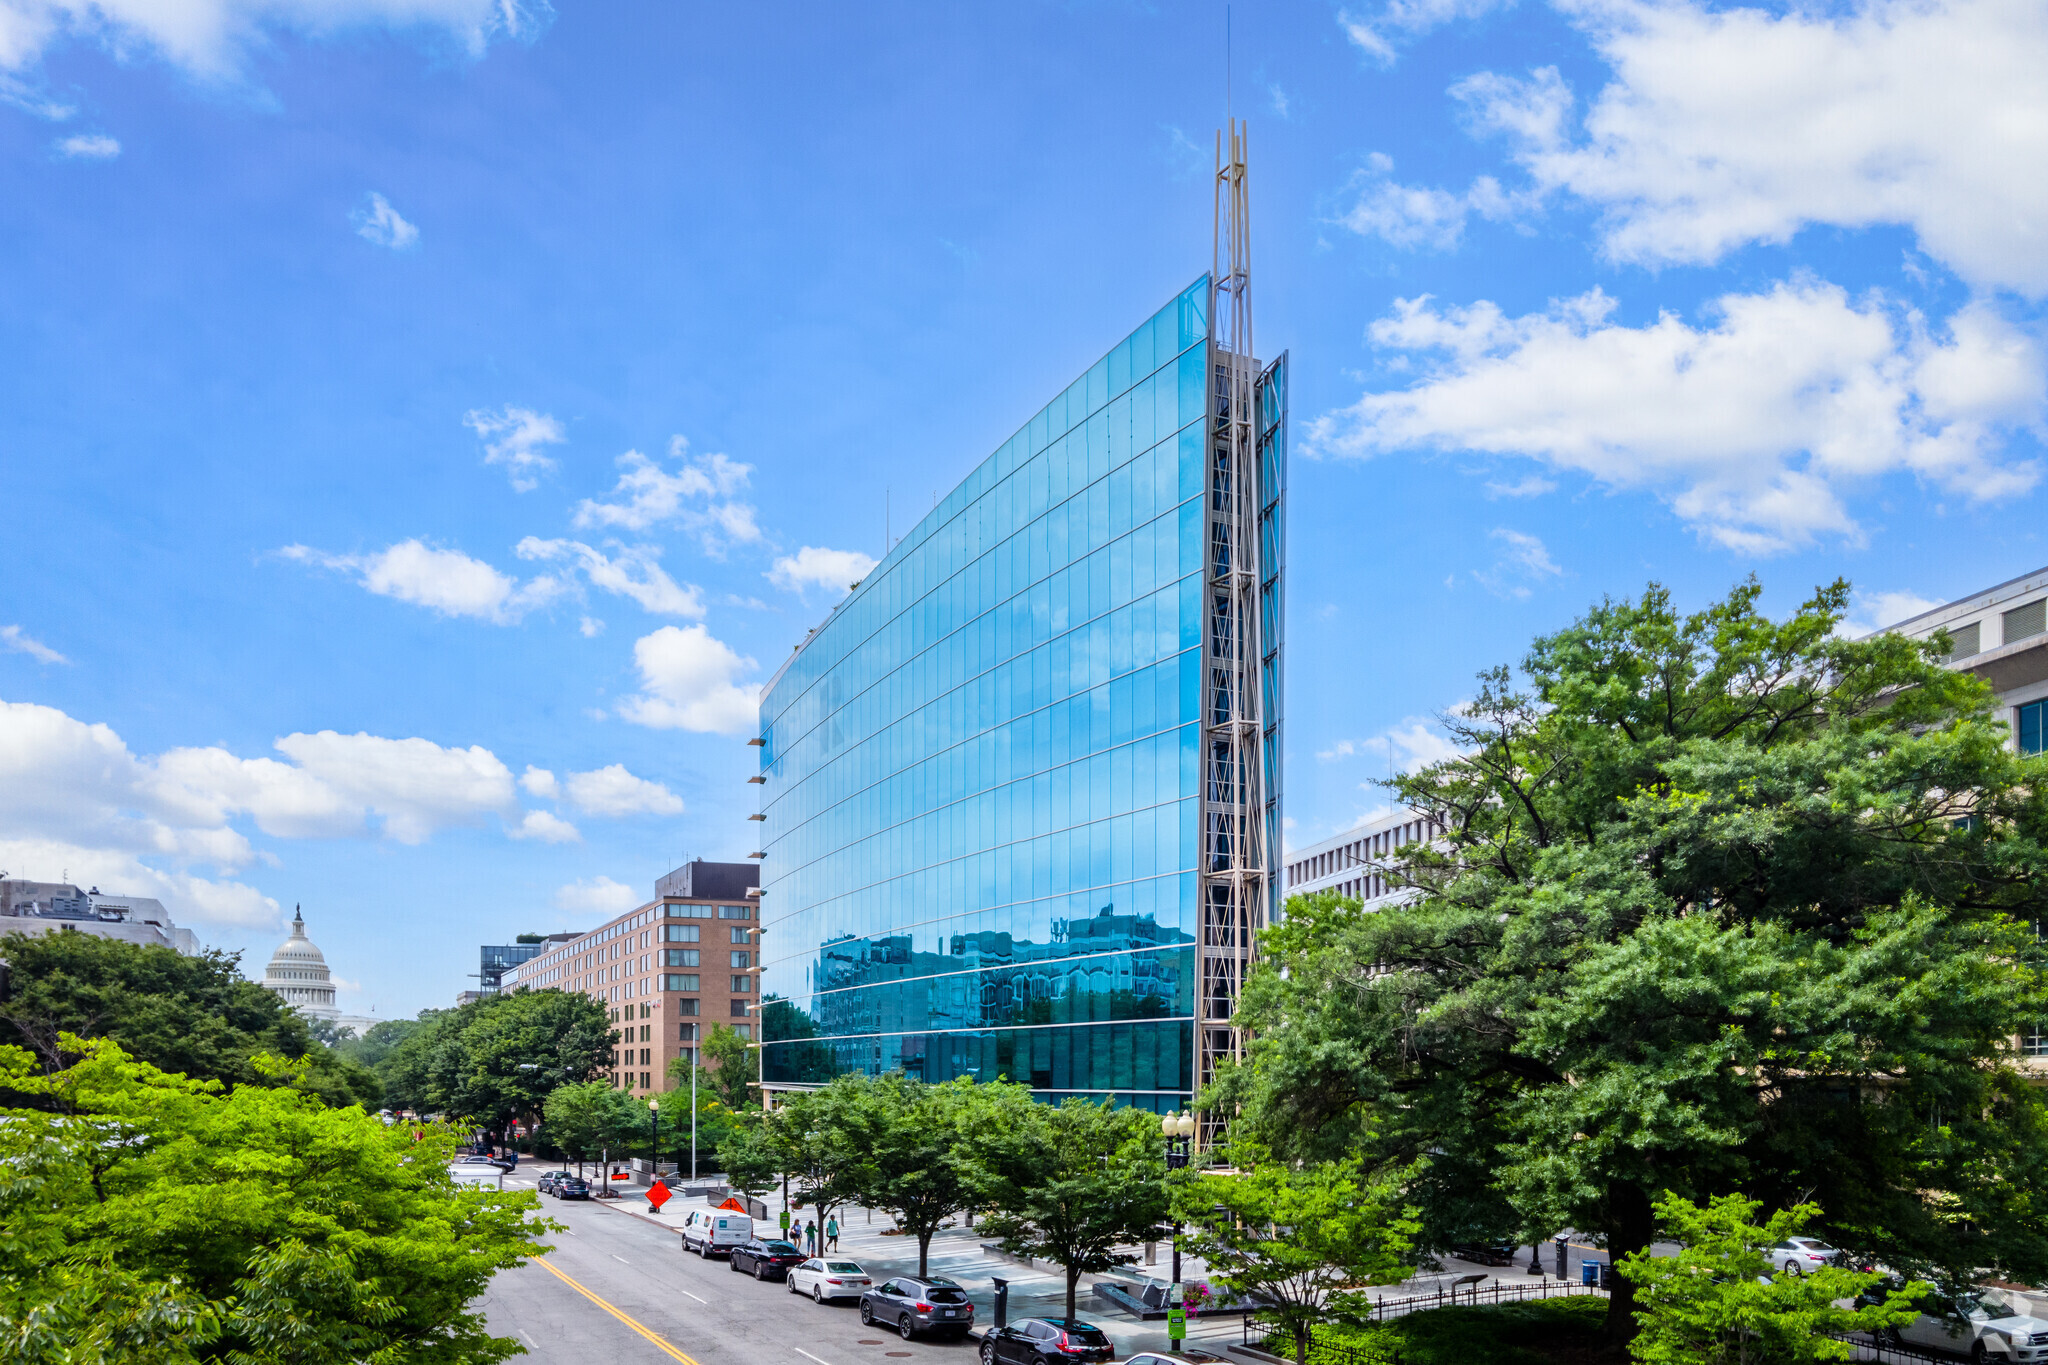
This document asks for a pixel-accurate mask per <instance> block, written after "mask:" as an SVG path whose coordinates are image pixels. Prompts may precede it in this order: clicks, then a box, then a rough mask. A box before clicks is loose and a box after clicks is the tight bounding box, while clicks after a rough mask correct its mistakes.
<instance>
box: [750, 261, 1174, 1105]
mask: <svg viewBox="0 0 2048 1365" xmlns="http://www.w3.org/2000/svg"><path fill="white" fill-rule="evenodd" d="M1206 298H1207V280H1206V279H1202V280H1198V281H1196V282H1195V284H1194V285H1192V286H1191V287H1190V288H1189V289H1188V290H1186V291H1184V292H1183V293H1182V294H1181V295H1180V296H1179V297H1177V298H1176V299H1175V300H1174V301H1173V302H1171V303H1169V304H1168V305H1167V306H1166V307H1165V308H1163V309H1161V310H1160V311H1159V312H1158V313H1157V314H1156V315H1154V317H1153V318H1152V319H1151V320H1149V321H1148V322H1147V323H1146V324H1145V325H1144V326H1142V327H1140V328H1138V329H1137V330H1136V331H1135V332H1133V333H1132V334H1131V336H1129V337H1127V338H1126V339H1125V340H1124V341H1123V342H1121V343H1119V344H1118V345H1117V347H1115V348H1114V349H1113V350H1112V351H1111V352H1110V353H1109V354H1108V355H1107V356H1105V357H1103V359H1102V360H1100V361H1098V362H1097V363H1096V364H1095V365H1094V366H1091V367H1090V369H1089V370H1088V372H1087V373H1086V374H1084V375H1083V376H1082V377H1081V378H1079V379H1077V380H1076V381H1074V383H1073V384H1071V385H1069V386H1068V388H1067V389H1065V390H1064V391H1063V392H1062V393H1061V394H1059V395H1058V396H1057V397H1055V398H1054V399H1053V401H1052V402H1050V403H1048V404H1047V405H1046V406H1045V408H1043V409H1042V410H1041V411H1040V412H1039V413H1037V414H1036V415H1034V416H1033V417H1032V419H1031V420H1030V422H1028V423H1026V425H1025V426H1024V428H1023V429H1022V430H1020V431H1019V432H1018V433H1017V434H1016V435H1015V436H1013V437H1012V438H1011V439H1010V440H1009V441H1006V442H1005V443H1004V444H1003V445H1002V447H1001V448H999V449H998V450H997V451H996V452H995V453H994V454H993V455H991V456H990V457H989V458H988V459H987V460H984V461H983V462H982V463H981V465H980V466H979V467H977V468H976V470H975V471H974V472H973V473H972V474H970V475H969V476H968V478H967V479H965V480H964V481H963V482H962V483H961V484H960V486H959V487H957V488H955V489H954V490H953V491H952V492H951V493H949V494H948V495H947V496H946V497H945V498H944V499H943V500H941V502H940V504H939V506H937V507H936V508H935V509H934V510H933V512H932V513H931V515H929V516H927V517H926V518H925V519H924V520H923V521H922V522H920V523H919V525H918V526H917V527H916V528H915V529H914V530H913V531H912V532H911V533H910V534H909V535H908V536H906V537H905V538H904V539H903V541H901V542H899V543H898V544H897V545H896V546H894V547H893V548H892V549H891V551H890V553H889V555H888V557H887V558H886V559H885V560H884V561H883V563H882V564H881V565H880V566H878V567H877V568H876V569H875V570H874V571H873V572H872V573H871V574H870V575H869V577H868V578H867V580H866V581H865V582H864V583H863V584H862V585H861V587H860V588H859V589H858V590H857V591H856V592H854V593H853V594H852V595H850V596H849V597H848V598H847V600H846V601H845V602H843V603H842V604H841V605H840V606H839V607H838V608H837V609H835V611H834V612H833V613H832V615H831V616H830V617H829V618H828V619H827V621H826V622H825V623H824V624H823V625H822V626H820V627H819V628H818V630H817V631H815V632H813V634H812V635H811V637H810V638H809V639H808V640H807V641H806V643H805V645H804V647H803V648H802V649H801V650H800V651H799V652H798V653H797V654H796V655H794V656H793V657H792V658H791V660H790V661H789V662H788V663H787V664H786V665H785V666H784V668H783V670H782V672H781V673H780V674H778V675H777V677H776V678H775V679H774V680H773V681H772V682H771V683H770V685H769V687H768V688H767V689H766V691H765V692H764V694H763V698H762V705H761V713H762V736H763V739H764V742H765V748H764V753H763V771H764V773H765V775H766V776H767V778H768V788H767V797H768V803H767V805H766V808H765V813H766V814H767V817H768V819H767V826H766V830H765V832H764V833H765V837H766V839H767V843H766V844H765V845H764V847H765V848H766V849H767V850H768V855H769V856H768V861H767V865H766V867H765V868H764V878H765V885H764V908H763V922H764V927H765V930H766V933H765V936H764V941H763V944H762V948H763V953H764V961H765V963H766V964H767V966H766V970H765V977H764V987H763V988H764V992H765V993H766V994H765V996H764V999H766V1000H767V1001H769V1003H768V1005H767V1006H766V1008H765V1009H764V1019H763V1023H764V1029H763V1037H764V1039H766V1040H769V1043H770V1045H769V1046H768V1048H767V1050H766V1053H765V1055H764V1068H765V1073H764V1074H765V1075H766V1078H767V1079H769V1080H770V1081H771V1082H772V1081H775V1080H777V1079H781V1080H789V1081H796V1080H816V1079H824V1078H826V1077H827V1076H829V1075H830V1074H834V1073H836V1072H837V1071H840V1070H847V1069H857V1070H867V1071H875V1070H887V1069H890V1068H891V1067H897V1066H900V1067H903V1068H904V1069H905V1070H908V1071H910V1072H912V1073H913V1074H919V1075H927V1076H930V1077H931V1078H933V1079H940V1078H943V1077H944V1076H947V1075H955V1074H969V1075H985V1076H993V1075H997V1074H1003V1075H1010V1076H1012V1077H1014V1078H1016V1079H1019V1080H1027V1081H1028V1082H1029V1083H1030V1084H1031V1085H1033V1086H1034V1087H1036V1088H1039V1089H1041V1090H1047V1091H1049V1092H1068V1091H1072V1092H1076V1093H1104V1092H1115V1093H1119V1094H1120V1095H1123V1096H1124V1097H1125V1098H1127V1099H1131V1100H1132V1101H1133V1102H1141V1103H1147V1104H1151V1103H1152V1102H1153V1101H1152V1100H1151V1099H1147V1098H1145V1097H1146V1096H1148V1095H1152V1094H1153V1093H1154V1092H1157V1095H1158V1096H1159V1097H1163V1098H1161V1100H1160V1105H1161V1106H1163V1107H1171V1104H1168V1103H1166V1101H1168V1100H1173V1099H1176V1098H1178V1097H1180V1096H1182V1095H1183V1094H1184V1092H1185V1091H1186V1090H1187V1088H1188V1085H1189V1081H1188V1075H1187V1072H1188V1069H1189V1062H1188V1055H1189V1052H1190V1050H1191V1046H1192V1038H1191V1035H1190V1033H1189V1032H1188V1025H1187V1023H1186V1020H1187V1018H1188V1017H1189V1015H1190V1014H1191V1012H1192V1004H1193V1002H1192V991H1193V983H1192V970H1193V967H1192V964H1193V950H1192V946H1191V945H1192V933H1191V931H1192V927H1193V924H1194V917H1193V916H1194V876H1193V873H1192V870H1191V869H1192V868H1193V867H1194V864H1195V856H1196V833H1197V825H1196V819H1195V797H1196V762H1195V760H1196V749H1195V745H1196V739H1195V727H1194V724H1193V722H1194V721H1195V720H1196V718H1197V715H1196V707H1197V704H1198V693H1197V683H1198V681H1199V680H1198V677H1197V661H1198V659H1199V644H1200V639H1199V634H1198V632H1199V629H1200V621H1201V611H1202V603H1201V600H1200V592H1199V579H1198V577H1197V575H1198V574H1199V571H1200V568H1201V554H1202V548H1203V547H1202V543H1201V531H1202V504H1201V497H1200V495H1201V493H1202V489H1203V437H1202V419H1203V417H1204V415H1205V413H1206V392H1205V386H1204V378H1205V376H1204V366H1205V358H1206V355H1207V350H1206V346H1207V340H1208V338H1207V318H1206V315H1205V309H1206Z"/></svg>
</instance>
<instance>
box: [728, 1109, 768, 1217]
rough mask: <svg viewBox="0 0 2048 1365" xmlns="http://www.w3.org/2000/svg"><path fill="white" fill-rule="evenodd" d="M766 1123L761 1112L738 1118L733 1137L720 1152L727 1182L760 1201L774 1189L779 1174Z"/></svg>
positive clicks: (750, 1197) (729, 1138)
mask: <svg viewBox="0 0 2048 1365" xmlns="http://www.w3.org/2000/svg"><path fill="white" fill-rule="evenodd" d="M765 1120H766V1116H765V1115H763V1114H761V1113H760V1112H758V1111H756V1112H753V1113H748V1114H742V1115H739V1122H738V1123H737V1124H736V1125H735V1127H734V1129H733V1131H732V1134H731V1136H730V1137H728V1139H727V1140H726V1143H725V1145H723V1146H721V1147H720V1148H719V1149H718V1157H719V1164H720V1165H722V1166H724V1167H725V1170H724V1172H723V1174H724V1176H725V1183H726V1184H728V1185H730V1186H732V1187H733V1188H734V1189H736V1190H738V1191H739V1192H740V1193H741V1194H744V1195H746V1196H747V1197H748V1198H749V1199H759V1198H760V1197H761V1196H762V1195H764V1194H766V1193H768V1191H770V1190H772V1189H774V1188H775V1181H776V1179H777V1177H778V1175H779V1174H780V1168H779V1167H778V1165H777V1164H776V1163H777V1157H776V1154H775V1151H774V1149H773V1139H772V1138H771V1137H770V1136H769V1135H768V1133H767V1132H766V1131H765V1130H766V1128H767V1124H766V1121H765Z"/></svg>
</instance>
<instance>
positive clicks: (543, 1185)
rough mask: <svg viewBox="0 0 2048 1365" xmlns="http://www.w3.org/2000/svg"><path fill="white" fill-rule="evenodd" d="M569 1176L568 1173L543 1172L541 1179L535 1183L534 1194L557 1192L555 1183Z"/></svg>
mask: <svg viewBox="0 0 2048 1365" xmlns="http://www.w3.org/2000/svg"><path fill="white" fill-rule="evenodd" d="M567 1174H569V1173H568V1172H567V1171H542V1172H541V1173H540V1179H538V1180H536V1181H534V1182H533V1189H534V1193H536V1194H553V1193H554V1192H555V1182H556V1181H557V1180H560V1179H561V1178H562V1177H563V1176H565V1175H567Z"/></svg>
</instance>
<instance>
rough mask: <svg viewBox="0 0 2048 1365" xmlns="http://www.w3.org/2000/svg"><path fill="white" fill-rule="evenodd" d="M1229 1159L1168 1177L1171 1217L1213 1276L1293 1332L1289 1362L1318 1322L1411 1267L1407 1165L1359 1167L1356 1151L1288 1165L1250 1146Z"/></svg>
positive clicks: (1302, 1363)
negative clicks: (1220, 1168)
mask: <svg viewBox="0 0 2048 1365" xmlns="http://www.w3.org/2000/svg"><path fill="white" fill-rule="evenodd" d="M1228 1162H1229V1165H1230V1167H1232V1168H1233V1169H1231V1170H1229V1171H1228V1172H1222V1173H1219V1172H1209V1171H1189V1172H1187V1173H1186V1174H1184V1175H1182V1176H1180V1177H1177V1178H1176V1179H1175V1180H1174V1182H1173V1212H1174V1216H1175V1217H1176V1218H1178V1219H1180V1220H1182V1221H1183V1222H1185V1223H1187V1224H1188V1225H1189V1230H1188V1233H1187V1234H1186V1235H1184V1236H1183V1237H1182V1239H1181V1244H1182V1245H1183V1246H1184V1247H1186V1248H1187V1249H1188V1250H1190V1251H1192V1252H1193V1253H1194V1254H1195V1255H1196V1256H1198V1257H1200V1258H1201V1259H1202V1260H1203V1261H1205V1262H1206V1263H1207V1264H1208V1267H1209V1275H1210V1278H1211V1279H1213V1280H1214V1281H1215V1282H1216V1283H1218V1284H1220V1285H1222V1286H1223V1287H1224V1288H1225V1289H1228V1290H1230V1291H1232V1292H1233V1293H1236V1294H1240V1295H1243V1296H1245V1297H1247V1298H1251V1299H1253V1300H1256V1301H1257V1302H1259V1303H1261V1304H1264V1305H1265V1309H1264V1312H1263V1313H1262V1316H1263V1317H1265V1318H1266V1319H1268V1320H1269V1321H1272V1322H1274V1323H1276V1324H1278V1326H1279V1327H1280V1328H1281V1329H1282V1330H1283V1331H1285V1332H1286V1333H1287V1334H1288V1335H1289V1336H1291V1337H1292V1338H1293V1339H1294V1359H1295V1362H1296V1365H1308V1351H1309V1343H1310V1341H1311V1339H1312V1337H1313V1335H1314V1330H1315V1328H1316V1326H1317V1325H1318V1324H1319V1323H1323V1322H1327V1321H1329V1320H1331V1319H1332V1318H1336V1317H1342V1316H1345V1315H1347V1314H1354V1313H1355V1312H1356V1309H1357V1306H1358V1302H1359V1301H1360V1300H1362V1298H1363V1295H1362V1294H1361V1292H1360V1291H1362V1290H1363V1289H1364V1288H1365V1287H1366V1286H1368V1285H1377V1284H1394V1283H1397V1282H1399V1281H1401V1280H1404V1279H1406V1278H1408V1276H1409V1275H1411V1274H1413V1273H1414V1267H1413V1264H1412V1261H1411V1259H1410V1257H1409V1255H1408V1253H1409V1251H1410V1250H1411V1249H1412V1248H1413V1246H1414V1235H1415V1233H1416V1232H1417V1231H1418V1230H1419V1229H1420V1228H1421V1226H1422V1225H1421V1223H1420V1222H1419V1221H1417V1219H1416V1216H1415V1215H1416V1213H1417V1210H1416V1209H1415V1208H1414V1207H1412V1206H1411V1205H1409V1204H1408V1202H1407V1185H1408V1182H1409V1180H1410V1179H1411V1178H1412V1177H1413V1174H1414V1172H1412V1171H1402V1170H1389V1171H1381V1172H1378V1173H1376V1174H1373V1175H1367V1174H1366V1172H1365V1171H1364V1170H1363V1169H1362V1168H1361V1166H1360V1163H1359V1161H1358V1159H1357V1158H1356V1157H1347V1158H1344V1159H1342V1160H1337V1161H1318V1162H1310V1163H1303V1164H1300V1165H1295V1164H1292V1163H1289V1162H1284V1161H1274V1160H1273V1159H1272V1158H1271V1154H1270V1153H1268V1152H1266V1151H1264V1150H1263V1149H1261V1148H1258V1147H1256V1146H1250V1145H1247V1146H1243V1147H1239V1148H1238V1149H1236V1150H1234V1151H1232V1152H1230V1153H1229V1154H1228Z"/></svg>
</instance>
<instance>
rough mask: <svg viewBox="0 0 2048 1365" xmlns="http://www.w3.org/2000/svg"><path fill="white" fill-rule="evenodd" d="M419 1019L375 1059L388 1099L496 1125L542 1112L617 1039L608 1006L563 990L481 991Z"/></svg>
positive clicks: (598, 1064)
mask: <svg viewBox="0 0 2048 1365" xmlns="http://www.w3.org/2000/svg"><path fill="white" fill-rule="evenodd" d="M415 1022H416V1027H414V1028H412V1029H411V1030H409V1031H408V1032H406V1033H405V1035H404V1036H403V1037H402V1038H401V1039H399V1041H398V1042H397V1043H396V1045H395V1046H393V1047H392V1048H391V1049H390V1050H389V1052H387V1053H386V1054H385V1055H384V1056H382V1057H381V1058H379V1060H378V1074H379V1076H380V1077H381V1078H382V1079H383V1082H384V1086H385V1090H386V1093H387V1094H388V1095H389V1096H390V1098H391V1102H392V1104H393V1105H394V1106H395V1107H402V1108H407V1109H412V1110H415V1111H418V1112H421V1113H443V1114H448V1115H450V1116H454V1117H460V1118H464V1119H468V1120H470V1121H472V1122H474V1123H478V1124H481V1125H482V1126H484V1127H486V1128H491V1129H502V1128H503V1127H504V1126H505V1125H507V1124H509V1123H511V1122H512V1121H513V1120H514V1119H517V1118H523V1117H527V1116H530V1115H536V1114H539V1113H540V1112H541V1108H542V1106H543V1105H544V1104H545V1103H546V1101H547V1097H548V1095H549V1094H550V1093H551V1092H553V1090H554V1089H555V1088H556V1087H557V1086H560V1085H566V1084H570V1083H572V1082H576V1081H583V1080H587V1079H589V1078H590V1077H591V1076H593V1075H595V1074H596V1073H597V1072H598V1071H599V1070H600V1069H601V1068H602V1067H603V1066H604V1065H605V1064H606V1063H607V1062H608V1061H609V1059H610V1056H611V1048H612V1043H613V1030H612V1026H611V1024H610V1022H608V1021H607V1019H606V1017H605V1008H604V1006H602V1005H600V1004H599V1003H598V1002H597V1001H595V1000H592V999H590V998H589V997H588V996H585V995H582V994H577V993H572V992H569V991H560V990H538V991H518V992H515V993H513V994H510V995H491V996H485V997H484V998H483V999H481V1000H472V1001H470V1002H469V1003H468V1004H465V1005H462V1006H460V1007H458V1008H456V1009H452V1010H427V1011H425V1012H423V1013H422V1014H421V1015H420V1017H419V1019H418V1020H417V1021H415ZM378 1027H379V1028H382V1027H384V1026H383V1025H379V1026H378ZM375 1031H376V1030H372V1032H373V1033H374V1032H375ZM366 1041H367V1040H366Z"/></svg>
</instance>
